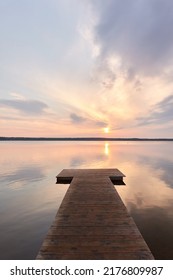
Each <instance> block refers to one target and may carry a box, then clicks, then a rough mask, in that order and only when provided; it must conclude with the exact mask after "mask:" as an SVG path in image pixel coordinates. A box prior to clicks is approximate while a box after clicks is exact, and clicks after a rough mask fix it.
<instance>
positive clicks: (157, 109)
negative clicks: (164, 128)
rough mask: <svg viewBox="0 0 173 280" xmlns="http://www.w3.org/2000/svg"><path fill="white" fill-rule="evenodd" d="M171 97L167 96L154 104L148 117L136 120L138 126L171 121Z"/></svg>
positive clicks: (172, 107)
mask: <svg viewBox="0 0 173 280" xmlns="http://www.w3.org/2000/svg"><path fill="white" fill-rule="evenodd" d="M172 110H173V95H169V96H167V97H166V98H164V99H163V100H162V101H161V102H158V103H156V104H155V105H154V106H153V108H152V110H151V111H150V112H149V116H146V117H142V118H138V119H137V121H138V126H142V125H149V124H164V123H168V122H171V121H172V120H173V117H172V112H173V111H172Z"/></svg>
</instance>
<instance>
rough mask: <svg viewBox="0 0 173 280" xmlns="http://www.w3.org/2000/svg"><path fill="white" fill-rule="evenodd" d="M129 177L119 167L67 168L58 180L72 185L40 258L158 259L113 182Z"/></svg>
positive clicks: (41, 250)
mask: <svg viewBox="0 0 173 280" xmlns="http://www.w3.org/2000/svg"><path fill="white" fill-rule="evenodd" d="M123 177H124V174H123V173H121V172H120V171H119V170H118V169H64V170H63V171H62V172H61V173H60V174H59V175H58V176H57V182H58V183H60V182H62V183H64V181H70V182H71V184H70V187H69V189H68V190H67V193H66V195H65V197H64V199H63V201H62V203H61V206H60V208H59V210H58V212H57V215H56V217H55V220H54V222H53V224H52V226H51V227H50V229H49V232H48V234H47V236H46V238H45V240H44V242H43V244H42V246H41V249H40V251H39V253H38V256H37V259H59V260H60V259H61V260H63V259H64V260H66V259H69V260H70V259H71V260H78V259H81V260H82V259H83V260H86V259H90V260H91V259H93V260H94V259H110V260H112V259H134V260H136V259H153V255H152V253H151V252H150V250H149V248H148V246H147V244H146V242H145V241H144V239H143V237H142V235H141V233H140V232H139V230H138V228H137V226H136V224H135V223H134V220H133V219H132V217H130V215H129V213H128V212H127V209H126V207H125V205H124V204H123V202H122V200H121V198H120V196H119V194H118V192H117V191H116V189H115V187H114V185H113V183H114V182H115V183H116V182H120V181H123ZM112 178H113V181H114V182H112Z"/></svg>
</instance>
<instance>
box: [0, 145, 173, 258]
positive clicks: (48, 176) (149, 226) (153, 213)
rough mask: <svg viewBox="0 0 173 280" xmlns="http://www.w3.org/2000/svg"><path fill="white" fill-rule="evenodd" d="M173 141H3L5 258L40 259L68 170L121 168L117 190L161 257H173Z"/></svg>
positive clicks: (1, 251)
mask: <svg viewBox="0 0 173 280" xmlns="http://www.w3.org/2000/svg"><path fill="white" fill-rule="evenodd" d="M172 150H173V142H159V141H156V142H152V141H151V142H150V141H149V142H143V141H142V142H140V141H139V142H138V141H134V142H133V141H127V142H126V141H122V142H104V141H103V142H76V141H74V142H70V141H69V142H51V141H50V142H44V141H42V142H38V141H33V142H32V141H31V142H27V141H26V142H20V141H18V142H13V141H11V142H9V141H6V142H0V229H1V230H0V259H21V260H22V259H35V257H36V255H37V253H38V251H39V249H40V246H41V244H42V241H43V239H44V237H45V235H46V233H47V231H48V229H49V227H50V225H51V224H52V221H53V220H54V217H55V214H56V212H57V210H58V207H59V206H60V204H61V201H62V199H63V197H64V195H65V193H66V190H67V188H68V185H56V184H55V182H56V178H55V177H56V175H57V174H58V173H59V172H60V171H61V170H62V169H64V168H118V169H119V170H120V171H122V172H123V173H124V174H125V175H126V178H125V179H124V182H125V184H126V185H125V186H116V189H117V191H118V192H119V194H120V196H121V198H122V200H123V202H124V204H125V205H126V207H127V209H128V211H129V212H130V214H131V216H132V217H133V219H134V221H135V223H136V224H137V226H138V228H139V229H140V231H141V233H142V235H143V237H144V239H145V241H146V242H147V244H148V246H149V247H150V250H151V251H152V253H153V255H154V257H155V258H156V259H173V242H172V237H173V156H172Z"/></svg>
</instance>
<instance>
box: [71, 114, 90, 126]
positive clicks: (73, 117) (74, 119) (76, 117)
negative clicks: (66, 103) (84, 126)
mask: <svg viewBox="0 0 173 280" xmlns="http://www.w3.org/2000/svg"><path fill="white" fill-rule="evenodd" d="M70 118H71V121H72V122H73V123H75V124H78V123H83V122H85V121H86V119H85V118H83V117H81V116H79V115H77V114H75V113H72V114H71V115H70Z"/></svg>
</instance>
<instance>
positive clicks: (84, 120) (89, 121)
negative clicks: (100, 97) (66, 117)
mask: <svg viewBox="0 0 173 280" xmlns="http://www.w3.org/2000/svg"><path fill="white" fill-rule="evenodd" d="M70 119H71V122H72V123H73V124H85V125H89V126H94V127H104V126H106V125H107V124H106V122H104V121H99V120H96V119H93V118H92V117H90V116H87V117H82V116H80V115H79V114H76V113H71V114H70Z"/></svg>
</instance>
